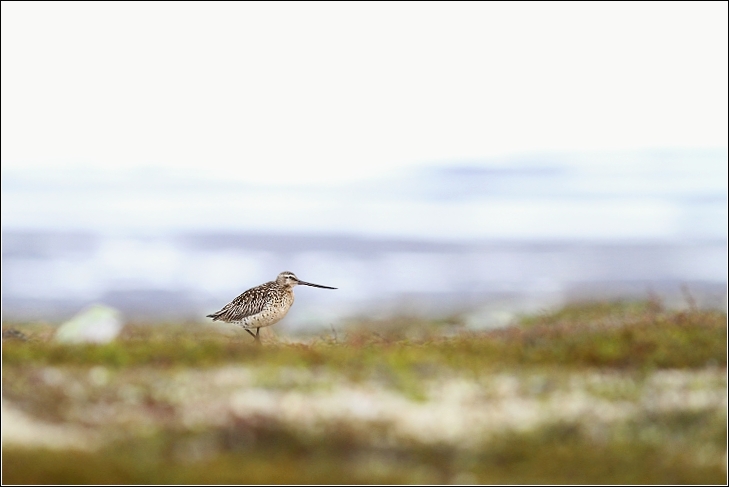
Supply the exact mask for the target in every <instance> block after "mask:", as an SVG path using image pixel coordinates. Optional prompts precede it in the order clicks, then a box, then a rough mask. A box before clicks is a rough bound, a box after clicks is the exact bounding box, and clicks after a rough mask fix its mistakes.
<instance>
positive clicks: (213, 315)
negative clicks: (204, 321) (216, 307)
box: [206, 313, 220, 321]
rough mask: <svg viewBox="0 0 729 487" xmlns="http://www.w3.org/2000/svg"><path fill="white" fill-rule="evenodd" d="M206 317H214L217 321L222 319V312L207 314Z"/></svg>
mask: <svg viewBox="0 0 729 487" xmlns="http://www.w3.org/2000/svg"><path fill="white" fill-rule="evenodd" d="M206 318H212V319H213V321H217V320H219V319H220V313H213V314H211V315H207V316H206Z"/></svg>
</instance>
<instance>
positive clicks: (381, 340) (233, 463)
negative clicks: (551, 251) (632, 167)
mask: <svg viewBox="0 0 729 487" xmlns="http://www.w3.org/2000/svg"><path fill="white" fill-rule="evenodd" d="M54 330H55V327H54V326H52V325H50V324H45V323H3V336H4V337H6V338H7V339H4V340H3V357H2V360H3V465H2V467H3V468H2V477H3V478H2V481H3V483H9V484H26V483H33V484H35V483H39V484H48V483H51V484H65V483H75V484H83V483H101V484H129V483H144V484H167V483H174V484H178V483H181V484H186V483H195V484H226V483H258V484H267V483H283V484H294V483H314V484H332V483H345V484H352V483H355V484H365V483H379V484H387V483H428V484H438V483H517V484H519V483H541V484H549V483H563V484H571V483H575V484H583V483H585V484H594V483H607V484H642V483H656V484H660V483H665V484H683V483H688V484H705V483H706V484H724V483H726V480H727V447H726V445H727V373H726V370H727V369H726V366H727V317H726V314H725V313H724V312H723V311H716V310H701V309H698V308H696V307H695V306H692V307H690V308H689V309H684V310H668V309H666V308H664V307H663V305H662V303H660V302H659V301H657V300H655V299H652V300H647V301H639V302H592V303H575V304H571V305H569V306H566V307H564V308H562V309H560V310H557V311H554V312H551V313H542V314H537V315H533V316H524V317H521V318H520V319H518V320H515V321H514V323H512V324H511V325H510V326H508V327H505V328H501V329H496V330H480V331H475V330H473V329H469V328H467V327H466V326H465V325H464V321H463V320H462V319H461V317H459V316H453V317H451V318H449V319H444V320H424V319H416V318H408V317H400V318H394V319H390V320H387V321H367V320H364V319H362V320H356V321H352V322H351V323H347V324H346V326H345V325H341V326H338V327H337V328H336V329H333V330H332V332H331V333H326V334H322V335H320V336H311V337H304V338H298V339H294V338H285V337H281V336H278V337H277V336H271V335H268V336H265V337H264V340H263V346H257V345H255V344H254V343H252V340H251V339H250V336H248V335H247V334H245V333H240V334H237V335H233V336H230V335H225V334H221V333H219V332H218V331H216V330H215V329H213V328H212V327H210V326H203V325H200V324H192V323H191V324H158V325H154V326H152V325H142V324H133V323H132V324H128V325H127V326H126V327H125V329H124V330H123V332H122V334H121V336H120V337H118V338H117V339H116V340H114V341H113V342H111V343H108V344H104V345H67V344H61V343H57V342H55V341H54V340H52V337H53V333H54Z"/></svg>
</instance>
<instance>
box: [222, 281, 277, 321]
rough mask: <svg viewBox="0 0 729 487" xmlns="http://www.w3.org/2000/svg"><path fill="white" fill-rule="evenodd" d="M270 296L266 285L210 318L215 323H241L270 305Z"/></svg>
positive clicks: (232, 302)
mask: <svg viewBox="0 0 729 487" xmlns="http://www.w3.org/2000/svg"><path fill="white" fill-rule="evenodd" d="M268 296H269V294H268V293H266V287H265V285H263V286H258V287H254V288H252V289H249V290H248V291H246V292H244V293H243V294H241V295H240V296H238V297H237V298H235V299H234V300H233V301H231V302H230V303H228V304H226V305H225V306H223V309H221V310H220V311H218V312H216V313H213V314H211V315H208V318H212V319H213V321H217V320H220V321H226V322H230V321H240V320H242V319H243V318H246V317H248V316H251V315H255V314H257V313H260V312H261V311H263V310H264V309H265V308H266V307H267V306H268V305H269V301H270V299H269V297H268Z"/></svg>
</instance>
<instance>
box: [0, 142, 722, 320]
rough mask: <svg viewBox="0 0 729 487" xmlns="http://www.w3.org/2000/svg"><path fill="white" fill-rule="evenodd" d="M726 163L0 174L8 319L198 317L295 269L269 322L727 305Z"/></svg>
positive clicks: (668, 156) (538, 159)
mask: <svg viewBox="0 0 729 487" xmlns="http://www.w3.org/2000/svg"><path fill="white" fill-rule="evenodd" d="M726 168H727V153H726V150H708V151H654V152H645V151H644V152H626V153H611V154H587V155H586V154H582V155H580V154H566V155H551V156H548V155H535V156H523V157H512V158H509V159H504V160H489V161H461V162H458V161H455V162H454V161H451V162H447V161H446V162H442V163H439V164H431V165H421V166H414V167H410V168H400V169H397V170H393V171H391V172H389V173H381V174H373V175H372V176H371V177H370V178H369V179H359V180H356V181H349V182H346V181H345V182H342V181H340V182H338V183H337V184H325V183H321V184H311V183H306V184H304V183H302V184H298V185H297V184H273V183H271V184H266V185H263V184H258V185H254V184H251V183H250V182H246V180H245V179H244V175H245V171H244V170H239V171H237V172H234V173H220V172H217V171H212V170H205V168H201V169H200V170H199V171H193V172H190V171H187V172H185V171H171V170H170V169H163V168H136V169H129V170H117V171H102V170H99V169H94V168H80V167H77V168H75V169H74V168H65V169H56V170H48V171H38V170H33V169H27V170H26V169H18V168H16V169H14V170H7V171H6V170H5V169H3V177H2V186H3V191H2V261H3V262H2V264H3V266H2V298H3V318H5V319H8V318H10V319H21V318H22V319H51V320H54V321H57V320H60V319H63V318H64V317H68V316H70V315H72V314H74V313H75V312H77V311H78V310H79V309H81V308H82V307H83V306H85V305H88V304H90V303H93V302H102V303H105V304H108V305H112V306H116V307H118V308H120V309H121V310H122V311H123V312H124V313H125V315H127V316H128V317H132V318H134V319H146V320H153V319H170V318H174V319H190V320H202V319H203V318H202V317H204V316H205V315H206V314H208V313H210V312H212V311H215V310H217V309H219V308H220V307H221V306H223V305H224V304H226V303H227V302H228V301H230V300H231V299H232V298H234V297H235V296H237V295H238V294H239V293H241V292H242V291H244V290H246V289H248V288H249V287H252V286H255V285H257V284H260V283H263V282H265V281H268V280H271V279H273V278H274V277H275V276H276V275H277V274H278V273H279V272H281V271H283V270H291V271H293V272H295V273H296V274H297V275H298V276H299V277H300V278H302V279H304V280H308V281H311V282H316V283H320V284H324V285H331V286H335V287H338V288H339V289H338V290H337V291H324V290H317V289H310V288H298V290H297V302H296V305H295V306H294V307H293V309H292V311H291V312H290V313H289V316H288V317H287V318H286V320H285V322H284V323H282V324H281V325H280V326H281V327H284V328H285V327H290V328H292V329H297V328H306V327H312V326H327V327H328V326H329V324H330V323H335V322H338V321H339V320H342V319H345V318H347V317H351V316H355V315H366V316H370V317H378V316H386V315H388V314H393V313H421V314H428V315H430V316H437V315H445V314H448V313H452V312H456V311H465V312H467V313H468V314H469V316H470V317H471V318H470V322H471V323H473V325H474V326H492V325H493V326H496V325H498V324H499V323H504V322H506V321H508V319H510V318H511V317H513V316H514V313H518V312H523V311H536V310H539V309H543V308H549V307H553V306H558V305H559V304H561V303H564V302H566V301H568V300H570V299H579V298H614V297H621V296H623V297H638V298H644V297H646V296H647V294H648V292H655V293H658V294H662V295H664V296H666V297H667V299H669V300H670V301H671V302H674V303H681V302H682V303H684V304H685V301H686V299H685V296H684V294H682V292H681V290H680V289H681V286H682V285H688V286H689V289H690V290H691V292H692V293H694V294H696V297H697V299H698V300H699V301H700V303H701V304H702V305H706V306H718V307H726V282H727V182H726V181H727V177H726Z"/></svg>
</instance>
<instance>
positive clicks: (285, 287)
mask: <svg viewBox="0 0 729 487" xmlns="http://www.w3.org/2000/svg"><path fill="white" fill-rule="evenodd" d="M298 284H302V285H304V286H312V287H320V288H323V289H337V288H335V287H329V286H322V285H320V284H312V283H310V282H306V281H302V280H301V279H299V278H298V277H296V276H295V275H294V273H293V272H289V271H284V272H282V273H281V274H279V275H278V277H276V280H275V281H269V282H267V283H264V284H261V285H260V286H256V287H254V288H251V289H249V290H248V291H245V292H244V293H243V294H241V295H240V296H238V297H237V298H235V299H234V300H233V301H231V302H230V303H228V304H226V305H225V306H223V309H221V310H220V311H218V312H216V313H213V314H211V315H207V317H208V318H212V319H213V321H224V322H226V323H232V324H234V325H238V326H240V327H241V328H243V329H244V330H245V331H247V332H248V333H250V334H251V336H252V337H253V338H254V339H255V341H256V343H260V341H261V339H260V338H259V336H258V333H259V332H260V330H261V328H263V327H265V326H271V325H273V324H275V323H278V322H279V321H281V319H282V318H283V317H284V316H286V313H288V312H289V309H290V308H291V305H292V304H294V286H296V285H298ZM253 328H255V329H256V334H255V335H254V334H253V332H252V331H251V330H252V329H253Z"/></svg>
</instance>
